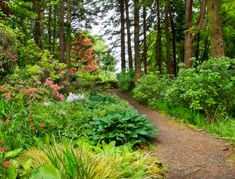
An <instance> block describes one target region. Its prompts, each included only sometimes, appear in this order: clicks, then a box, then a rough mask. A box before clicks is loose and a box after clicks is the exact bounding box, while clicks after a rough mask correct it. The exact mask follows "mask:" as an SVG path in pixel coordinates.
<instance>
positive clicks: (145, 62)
mask: <svg viewBox="0 0 235 179" xmlns="http://www.w3.org/2000/svg"><path fill="white" fill-rule="evenodd" d="M146 16H147V12H146V7H143V26H144V27H143V30H144V39H143V42H144V49H143V62H144V73H145V74H147V51H148V46H147V22H146Z"/></svg>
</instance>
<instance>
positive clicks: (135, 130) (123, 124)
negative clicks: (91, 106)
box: [90, 111, 156, 144]
mask: <svg viewBox="0 0 235 179" xmlns="http://www.w3.org/2000/svg"><path fill="white" fill-rule="evenodd" d="M90 125H91V133H90V138H91V140H94V141H95V142H96V143H97V142H100V141H102V140H104V141H106V142H111V141H116V142H117V144H124V143H127V142H133V143H139V142H146V139H147V138H148V137H151V136H153V135H154V134H156V130H155V129H154V127H153V125H152V124H151V123H150V122H149V121H148V120H147V119H146V118H145V117H144V116H141V115H139V114H138V113H137V112H135V111H130V112H116V113H113V114H110V115H107V116H105V117H101V118H94V119H93V120H92V121H91V122H90Z"/></svg>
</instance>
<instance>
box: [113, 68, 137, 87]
mask: <svg viewBox="0 0 235 179" xmlns="http://www.w3.org/2000/svg"><path fill="white" fill-rule="evenodd" d="M117 79H118V86H119V88H120V89H121V90H123V91H130V90H132V89H133V88H134V86H135V83H134V72H132V71H129V72H126V73H123V72H122V73H119V74H118V75H117Z"/></svg>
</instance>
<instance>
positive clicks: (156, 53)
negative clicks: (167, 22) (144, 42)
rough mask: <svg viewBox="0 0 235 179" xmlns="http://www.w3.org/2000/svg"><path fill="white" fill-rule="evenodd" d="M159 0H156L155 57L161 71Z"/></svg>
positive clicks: (160, 71)
mask: <svg viewBox="0 0 235 179" xmlns="http://www.w3.org/2000/svg"><path fill="white" fill-rule="evenodd" d="M160 10H161V8H160V0H157V38H156V51H155V58H156V64H157V66H158V71H159V73H160V74H161V73H162V29H161V16H160Z"/></svg>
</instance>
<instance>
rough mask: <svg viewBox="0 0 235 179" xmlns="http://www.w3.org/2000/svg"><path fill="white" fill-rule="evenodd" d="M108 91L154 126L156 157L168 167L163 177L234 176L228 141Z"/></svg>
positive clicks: (219, 178)
mask: <svg viewBox="0 0 235 179" xmlns="http://www.w3.org/2000/svg"><path fill="white" fill-rule="evenodd" d="M109 92H110V93H115V94H116V95H118V96H119V97H121V98H123V99H124V100H126V101H128V102H129V103H130V105H132V106H133V107H135V108H136V109H137V110H138V111H139V112H140V113H142V114H144V115H146V116H147V118H148V119H149V120H150V121H151V122H152V123H153V124H154V125H155V126H156V128H158V130H159V132H160V134H159V135H158V136H157V142H156V144H157V146H158V151H157V156H158V157H159V158H160V160H161V161H162V162H163V164H164V165H165V166H167V168H168V175H167V178H176V179H184V178H185V179H188V178H198V179H204V178H205V179H210V178H213V179H235V163H234V160H233V161H232V160H231V158H235V148H234V147H232V146H231V145H230V144H229V143H228V142H226V141H224V140H222V139H216V138H214V137H212V136H210V135H209V134H207V133H206V132H203V131H200V130H195V129H191V128H189V127H188V126H187V125H185V124H182V123H180V122H177V121H175V120H170V119H169V117H166V116H163V115H161V114H160V113H158V112H156V111H154V110H152V109H150V108H148V107H146V106H144V105H141V104H139V103H138V102H136V101H135V100H134V99H132V98H131V97H130V96H129V95H128V94H126V93H123V92H121V91H120V90H109ZM234 130H235V129H234Z"/></svg>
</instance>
